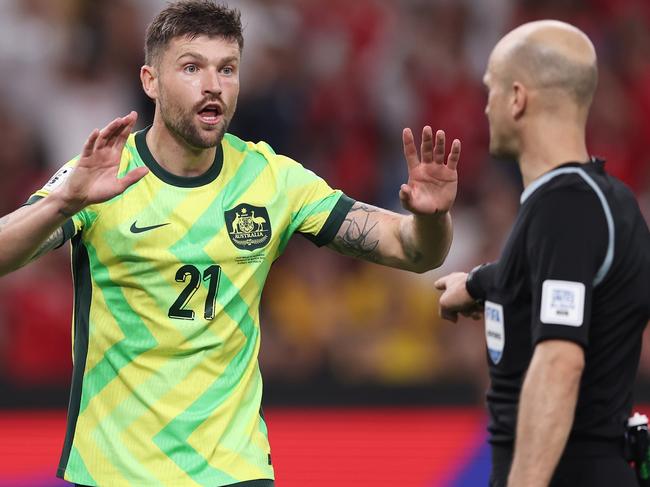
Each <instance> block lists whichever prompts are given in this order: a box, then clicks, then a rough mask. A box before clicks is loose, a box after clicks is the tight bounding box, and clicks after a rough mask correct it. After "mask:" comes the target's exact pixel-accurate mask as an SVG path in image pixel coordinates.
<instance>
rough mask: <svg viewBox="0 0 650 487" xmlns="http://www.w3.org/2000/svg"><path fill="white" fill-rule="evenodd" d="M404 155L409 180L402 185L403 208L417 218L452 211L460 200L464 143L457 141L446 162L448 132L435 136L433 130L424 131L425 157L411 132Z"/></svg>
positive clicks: (408, 131) (405, 139) (406, 136)
mask: <svg viewBox="0 0 650 487" xmlns="http://www.w3.org/2000/svg"><path fill="white" fill-rule="evenodd" d="M402 141H403V144H404V156H405V158H406V164H407V165H408V172H409V179H408V183H407V184H402V186H401V188H400V192H399V197H400V200H401V202H402V206H403V207H404V208H405V209H406V210H408V211H410V212H412V213H414V214H416V215H435V214H441V213H445V212H447V211H449V210H450V209H451V207H452V205H453V204H454V200H455V199H456V190H457V187H458V173H457V172H456V166H457V165H458V160H459V159H460V141H459V140H458V139H454V141H453V143H452V145H451V151H450V152H449V157H447V162H446V163H445V133H444V132H443V131H442V130H438V131H437V132H436V136H435V142H434V137H433V131H432V130H431V127H429V126H426V127H424V129H423V130H422V145H421V147H420V154H421V158H420V157H419V156H418V151H417V148H416V147H415V140H414V138H413V133H412V132H411V129H404V132H403V134H402Z"/></svg>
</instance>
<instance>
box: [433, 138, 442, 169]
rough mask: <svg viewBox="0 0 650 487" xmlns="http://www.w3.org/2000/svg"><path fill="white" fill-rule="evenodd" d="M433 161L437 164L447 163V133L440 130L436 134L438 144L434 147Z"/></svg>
mask: <svg viewBox="0 0 650 487" xmlns="http://www.w3.org/2000/svg"><path fill="white" fill-rule="evenodd" d="M433 161H434V162H436V163H437V164H444V162H445V132H444V130H438V131H437V132H436V144H435V146H434V147H433Z"/></svg>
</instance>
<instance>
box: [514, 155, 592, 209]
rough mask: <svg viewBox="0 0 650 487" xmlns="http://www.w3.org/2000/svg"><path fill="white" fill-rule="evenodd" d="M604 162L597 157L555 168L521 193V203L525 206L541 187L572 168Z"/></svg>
mask: <svg viewBox="0 0 650 487" xmlns="http://www.w3.org/2000/svg"><path fill="white" fill-rule="evenodd" d="M603 163H604V161H602V160H601V159H597V158H595V157H591V158H590V159H589V160H588V161H586V162H576V161H572V162H566V163H564V164H560V165H559V166H556V167H554V168H553V169H551V170H550V171H549V172H546V173H544V174H542V175H541V176H540V177H538V178H537V179H535V180H534V181H533V182H532V183H530V184H529V185H528V186H527V187H526V188H525V189H524V191H523V192H522V193H521V197H520V198H519V203H520V204H522V205H523V204H524V202H525V201H526V200H527V199H528V198H530V195H532V194H533V193H534V192H535V191H537V190H538V189H539V188H540V187H541V186H543V185H545V184H546V183H547V182H549V181H550V180H551V179H553V178H554V177H555V176H557V175H558V174H562V173H564V172H570V171H565V169H567V168H572V167H584V166H586V165H587V164H596V165H600V166H602V164H603Z"/></svg>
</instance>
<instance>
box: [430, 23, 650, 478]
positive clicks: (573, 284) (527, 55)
mask: <svg viewBox="0 0 650 487" xmlns="http://www.w3.org/2000/svg"><path fill="white" fill-rule="evenodd" d="M484 81H485V84H486V86H487V89H488V92H489V94H488V102H487V107H486V110H485V111H486V114H487V117H488V121H489V124H490V152H492V153H493V154H495V155H498V156H508V157H512V158H514V159H516V160H518V162H519V166H520V168H521V172H522V175H523V180H524V185H525V190H524V192H523V193H522V195H521V208H520V210H519V214H518V216H517V220H516V222H515V224H514V227H513V229H512V231H511V233H510V236H509V239H508V241H507V243H506V245H505V247H504V249H503V253H502V255H501V257H500V258H499V260H498V261H497V262H495V263H492V264H488V265H483V266H481V267H479V268H476V269H475V270H473V271H472V272H470V274H469V276H468V275H467V274H465V273H453V274H450V275H448V276H445V277H443V278H441V279H440V280H439V281H438V282H437V283H436V287H438V288H439V289H441V290H443V291H444V293H443V294H442V296H441V298H440V306H441V312H442V315H443V316H445V317H448V318H450V319H453V320H455V319H456V317H457V315H458V313H463V314H467V315H475V314H476V313H477V312H478V311H479V310H480V309H481V308H483V306H484V312H485V333H486V342H487V348H488V360H489V369H490V378H491V385H490V390H489V392H488V395H487V402H488V409H489V413H490V425H489V432H490V443H491V445H492V476H491V479H490V485H491V486H493V487H505V486H506V484H507V485H508V486H510V487H537V486H539V487H542V486H548V485H549V483H550V485H551V486H553V487H611V486H613V485H616V486H619V487H624V486H634V485H637V483H636V480H635V478H634V472H633V470H632V469H631V468H630V467H629V466H628V465H627V462H626V460H625V458H624V455H623V446H624V434H625V423H626V419H627V417H628V416H629V414H630V412H631V408H632V388H633V382H634V377H635V375H636V371H637V366H638V363H639V356H640V352H641V336H642V333H643V329H644V328H645V326H646V323H647V322H648V319H649V318H650V277H649V276H650V233H649V232H648V227H647V225H646V223H645V221H644V220H643V217H642V215H641V212H640V210H639V206H638V204H637V202H636V201H635V199H634V196H633V195H632V193H631V192H630V190H629V189H628V188H626V187H625V186H624V185H623V184H622V183H621V182H620V181H618V180H617V179H615V178H613V177H612V176H610V175H608V174H607V173H606V171H605V169H604V163H603V161H599V160H597V159H595V158H591V157H589V153H588V152H587V147H586V143H585V126H586V123H587V116H588V113H589V106H590V104H591V100H592V98H593V95H594V91H595V89H596V84H597V67H596V53H595V50H594V47H593V45H592V44H591V42H590V41H589V39H588V38H587V36H586V35H585V34H584V33H582V32H581V31H579V30H578V29H576V28H575V27H573V26H571V25H568V24H565V23H562V22H557V21H538V22H532V23H529V24H524V25H523V26H521V27H518V28H517V29H515V30H513V31H512V32H510V33H509V34H507V35H506V36H505V37H504V38H503V39H502V40H501V41H500V42H499V43H498V44H497V46H496V47H495V48H494V50H493V51H492V54H491V56H490V60H489V62H488V68H487V72H486V74H485V78H484Z"/></svg>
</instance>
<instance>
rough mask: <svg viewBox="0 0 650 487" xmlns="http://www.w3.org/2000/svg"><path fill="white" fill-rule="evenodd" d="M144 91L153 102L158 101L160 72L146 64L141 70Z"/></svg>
mask: <svg viewBox="0 0 650 487" xmlns="http://www.w3.org/2000/svg"><path fill="white" fill-rule="evenodd" d="M140 81H141V82H142V89H143V90H144V92H145V93H146V94H147V96H148V97H149V98H151V99H152V100H157V99H158V72H157V70H156V68H154V67H153V66H149V65H147V64H145V65H144V66H142V67H141V68H140Z"/></svg>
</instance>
